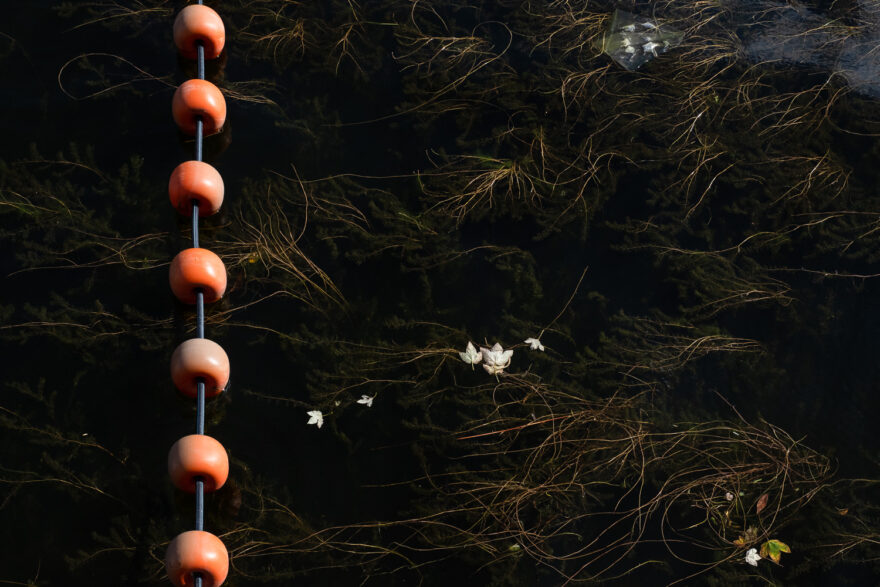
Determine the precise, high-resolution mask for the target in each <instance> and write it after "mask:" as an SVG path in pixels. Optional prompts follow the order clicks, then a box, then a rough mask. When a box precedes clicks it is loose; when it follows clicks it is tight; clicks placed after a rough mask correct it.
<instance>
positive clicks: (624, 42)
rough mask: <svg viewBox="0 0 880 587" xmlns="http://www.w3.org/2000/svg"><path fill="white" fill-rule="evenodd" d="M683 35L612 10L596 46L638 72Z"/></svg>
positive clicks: (676, 43)
mask: <svg viewBox="0 0 880 587" xmlns="http://www.w3.org/2000/svg"><path fill="white" fill-rule="evenodd" d="M683 37H684V35H683V34H682V33H681V32H680V31H677V30H675V29H673V28H670V27H667V26H661V25H660V24H659V23H658V22H656V21H652V20H648V19H645V18H644V17H641V16H638V15H636V14H631V13H629V12H624V11H623V10H615V11H614V16H612V17H611V24H609V25H608V30H607V31H606V32H605V34H604V35H602V37H601V38H600V39H599V41H598V47H599V49H601V50H602V52H603V53H606V54H607V55H608V56H609V57H611V59H613V60H614V61H616V62H617V63H619V64H620V65H622V66H623V67H625V68H626V69H629V70H630V71H632V70H634V69H638V68H639V67H641V66H642V65H644V64H645V63H647V62H648V61H650V60H651V59H653V58H654V57H657V56H658V55H661V54H662V53H666V52H667V51H668V50H669V49H672V48H673V47H677V46H678V45H679V44H680V43H681V40H682V38H683Z"/></svg>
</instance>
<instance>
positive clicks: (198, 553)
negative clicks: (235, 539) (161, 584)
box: [165, 530, 229, 587]
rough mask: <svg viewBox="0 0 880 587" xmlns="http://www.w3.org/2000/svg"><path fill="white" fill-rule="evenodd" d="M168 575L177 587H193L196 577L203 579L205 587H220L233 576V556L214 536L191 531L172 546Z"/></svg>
mask: <svg viewBox="0 0 880 587" xmlns="http://www.w3.org/2000/svg"><path fill="white" fill-rule="evenodd" d="M165 572H166V573H168V578H169V579H171V582H172V583H174V584H175V585H177V587H189V586H190V585H193V584H194V583H195V578H194V577H193V574H194V573H199V574H200V575H201V576H202V587H219V586H220V585H222V584H223V581H225V580H226V575H228V574H229V552H227V550H226V546H224V545H223V541H221V540H220V539H219V538H217V537H216V536H214V535H213V534H211V533H210V532H203V531H201V530H190V531H188V532H184V533H182V534H178V535H177V537H175V538H174V540H172V541H171V543H170V544H169V545H168V550H167V551H165Z"/></svg>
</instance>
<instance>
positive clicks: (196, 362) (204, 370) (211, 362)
mask: <svg viewBox="0 0 880 587" xmlns="http://www.w3.org/2000/svg"><path fill="white" fill-rule="evenodd" d="M171 379H172V380H173V381H174V385H175V386H176V387H177V389H179V390H180V392H181V393H183V394H184V395H187V396H189V397H196V385H197V384H198V380H199V379H201V380H202V381H204V382H205V397H214V396H215V395H218V394H220V393H222V392H223V390H224V389H226V384H227V383H229V357H228V356H226V351H224V350H223V347H221V346H220V345H219V344H217V343H216V342H214V341H213V340H208V339H207V338H191V339H189V340H185V341H183V342H182V343H181V344H180V345H179V346H178V347H177V348H176V349H174V353H173V354H172V355H171Z"/></svg>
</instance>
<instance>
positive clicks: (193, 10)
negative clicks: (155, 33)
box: [174, 4, 226, 59]
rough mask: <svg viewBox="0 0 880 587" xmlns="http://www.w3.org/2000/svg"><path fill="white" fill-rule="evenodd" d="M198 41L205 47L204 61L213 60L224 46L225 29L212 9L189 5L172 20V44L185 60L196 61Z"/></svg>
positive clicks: (199, 5)
mask: <svg viewBox="0 0 880 587" xmlns="http://www.w3.org/2000/svg"><path fill="white" fill-rule="evenodd" d="M200 41H201V43H202V45H203V46H204V47H205V59H215V58H216V57H219V56H220V53H222V52H223V45H225V44H226V29H225V28H224V27H223V20H222V19H221V18H220V15H219V14H217V13H216V12H215V11H214V10H213V9H211V8H208V7H207V6H204V5H201V4H190V5H189V6H187V7H186V8H184V9H183V10H181V11H180V13H179V14H178V15H177V18H176V19H175V20H174V44H175V45H177V49H178V50H179V51H180V54H181V55H183V56H184V57H186V58H187V59H198V56H199V49H198V44H199V42H200Z"/></svg>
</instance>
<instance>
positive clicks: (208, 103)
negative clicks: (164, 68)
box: [171, 79, 226, 135]
mask: <svg viewBox="0 0 880 587" xmlns="http://www.w3.org/2000/svg"><path fill="white" fill-rule="evenodd" d="M171 114H172V116H174V122H176V123H177V126H178V127H180V130H182V131H183V132H185V133H186V134H188V135H194V134H196V121H197V120H198V119H199V118H201V120H202V123H203V125H204V126H203V127H202V130H203V131H204V133H205V134H206V135H210V134H214V133H216V132H219V131H220V129H221V128H223V123H224V122H226V100H225V99H224V98H223V93H222V92H220V90H219V89H218V88H217V86H215V85H214V84H212V83H211V82H208V81H205V80H203V79H190V80H186V81H185V82H183V83H182V84H180V86H179V87H178V88H177V90H176V91H175V92H174V98H173V99H172V100H171Z"/></svg>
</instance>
